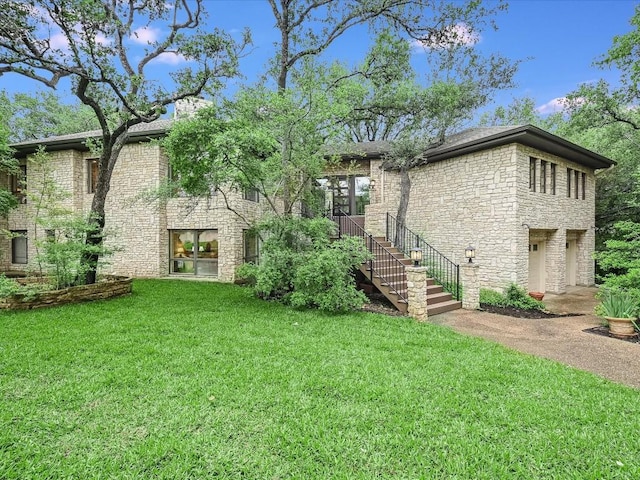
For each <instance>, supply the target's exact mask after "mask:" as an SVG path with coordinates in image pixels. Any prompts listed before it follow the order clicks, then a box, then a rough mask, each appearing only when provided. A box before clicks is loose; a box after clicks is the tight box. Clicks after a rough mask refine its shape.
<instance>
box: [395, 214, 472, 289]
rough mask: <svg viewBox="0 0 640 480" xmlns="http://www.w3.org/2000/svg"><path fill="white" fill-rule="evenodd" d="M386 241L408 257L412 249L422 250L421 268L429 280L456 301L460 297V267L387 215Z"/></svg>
mask: <svg viewBox="0 0 640 480" xmlns="http://www.w3.org/2000/svg"><path fill="white" fill-rule="evenodd" d="M387 240H389V241H390V242H391V243H392V244H393V245H394V246H395V247H396V248H397V249H398V250H400V251H401V252H402V253H404V254H405V255H406V256H408V257H410V256H411V255H410V251H411V249H412V248H416V247H417V248H420V249H422V263H421V265H422V266H423V267H427V271H428V272H429V275H430V276H431V278H433V279H434V280H435V281H436V282H438V283H439V284H440V285H442V288H444V289H445V290H446V291H447V292H449V293H450V294H451V295H452V296H453V297H454V298H455V299H456V300H460V299H461V297H462V291H461V288H460V265H458V264H457V263H455V262H452V261H451V260H449V259H448V258H447V257H446V256H444V255H443V254H442V253H440V252H439V251H438V250H436V249H435V248H433V247H432V246H431V245H429V244H428V243H427V242H425V241H424V240H423V239H422V238H421V237H420V236H419V235H418V234H416V233H414V232H412V231H411V230H409V229H408V228H407V227H406V226H405V225H403V224H401V223H399V222H398V220H397V219H396V218H395V217H394V216H393V215H391V214H390V213H387Z"/></svg>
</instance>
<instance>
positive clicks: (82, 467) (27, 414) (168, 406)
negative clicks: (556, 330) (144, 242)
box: [0, 280, 640, 479]
mask: <svg viewBox="0 0 640 480" xmlns="http://www.w3.org/2000/svg"><path fill="white" fill-rule="evenodd" d="M134 292H135V293H134V294H133V295H132V296H130V297H126V298H121V299H118V300H111V301H107V302H98V303H93V304H82V305H75V306H68V307H61V308H55V309H49V310H40V311H32V312H14V313H4V314H2V316H0V478H2V479H14V478H15V479H30V478H34V479H36V478H37V479H44V478H78V479H93V478H109V479H111V478H123V479H126V478H132V479H133V478H166V479H178V478H180V479H186V478H256V479H258V478H259V479H275V478H348V479H358V478H410V479H417V478H460V479H468V478H474V479H496V478H554V479H556V478H570V479H596V478H598V479H601V478H640V443H639V442H640V435H639V434H638V432H640V421H639V420H638V419H639V418H640V417H639V416H638V405H639V400H640V392H639V391H637V390H634V389H631V388H627V387H624V386H621V385H616V384H613V383H611V382H609V381H606V380H604V379H601V378H599V377H596V376H593V375H591V374H588V373H585V372H581V371H577V370H574V369H571V368H569V367H565V366H563V365H560V364H557V363H553V362H550V361H546V360H542V359H537V358H534V357H530V356H527V355H523V354H519V353H516V352H513V351H509V350H507V349H505V348H502V347H500V346H498V345H495V344H492V343H489V342H486V341H483V340H479V339H474V338H470V337H465V336H461V335H458V334H455V333H453V332H452V331H450V330H448V329H445V328H441V327H437V326H434V325H429V324H419V323H416V322H414V321H412V320H410V319H406V318H399V317H393V318H391V317H385V316H382V315H375V314H367V313H354V314H350V315H339V316H332V315H327V314H320V313H317V312H310V311H296V310H292V309H288V308H285V307H282V306H280V305H277V304H269V303H264V302H262V301H259V300H257V299H254V298H252V297H250V296H249V293H248V292H247V291H245V290H243V289H241V288H240V287H236V286H233V285H224V284H215V283H203V282H184V281H166V280H165V281H163V280H155V281H154V280H145V281H137V282H136V283H135V284H134Z"/></svg>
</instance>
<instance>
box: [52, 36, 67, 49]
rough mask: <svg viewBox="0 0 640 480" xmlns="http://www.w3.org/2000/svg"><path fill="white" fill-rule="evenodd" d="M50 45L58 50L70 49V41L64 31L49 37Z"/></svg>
mask: <svg viewBox="0 0 640 480" xmlns="http://www.w3.org/2000/svg"><path fill="white" fill-rule="evenodd" d="M49 46H50V47H51V48H53V49H56V50H69V41H68V40H67V37H66V36H65V35H64V34H63V33H55V34H53V35H51V38H49Z"/></svg>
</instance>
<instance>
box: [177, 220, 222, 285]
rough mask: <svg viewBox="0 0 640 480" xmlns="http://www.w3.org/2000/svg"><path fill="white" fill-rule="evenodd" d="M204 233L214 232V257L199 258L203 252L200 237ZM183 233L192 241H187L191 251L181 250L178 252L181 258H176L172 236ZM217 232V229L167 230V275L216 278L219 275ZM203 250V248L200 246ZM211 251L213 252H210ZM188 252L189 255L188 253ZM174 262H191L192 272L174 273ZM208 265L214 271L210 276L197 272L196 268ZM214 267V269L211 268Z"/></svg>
mask: <svg viewBox="0 0 640 480" xmlns="http://www.w3.org/2000/svg"><path fill="white" fill-rule="evenodd" d="M204 232H215V237H216V238H215V239H214V240H215V242H216V247H215V252H216V254H215V257H214V256H211V257H206V256H202V257H201V256H200V252H204V251H205V250H204V249H202V250H201V245H200V235H201V234H202V233H204ZM183 233H189V234H191V237H192V240H188V242H191V245H192V246H191V250H187V251H185V250H184V249H183V251H182V252H179V253H181V254H182V256H178V255H177V254H176V252H175V251H174V249H175V242H174V234H178V235H181V234H183ZM218 239H219V231H218V229H217V228H200V229H192V228H179V229H170V230H169V273H170V274H171V275H193V276H198V277H210V278H215V277H218V275H219V270H218V267H219V261H218V257H219V252H220V243H219V240H218ZM210 242H213V240H211V241H210ZM207 243H209V242H207ZM202 247H203V248H204V246H202ZM212 251H213V250H212ZM187 252H190V255H189V253H187ZM174 262H191V263H192V264H193V271H192V272H179V271H175V265H174ZM204 264H206V265H209V268H211V269H212V270H215V273H211V274H206V273H205V274H203V273H200V272H199V271H198V267H199V266H201V265H204ZM214 265H215V267H213V266H214Z"/></svg>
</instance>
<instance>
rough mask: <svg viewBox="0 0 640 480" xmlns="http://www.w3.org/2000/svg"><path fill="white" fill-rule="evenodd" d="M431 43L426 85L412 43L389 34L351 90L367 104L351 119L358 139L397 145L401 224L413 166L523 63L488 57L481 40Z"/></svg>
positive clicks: (393, 156) (394, 163)
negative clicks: (479, 43) (477, 45)
mask: <svg viewBox="0 0 640 480" xmlns="http://www.w3.org/2000/svg"><path fill="white" fill-rule="evenodd" d="M425 46H426V47H427V50H428V51H427V52H426V53H427V57H428V60H429V61H430V62H431V72H430V73H429V74H428V75H427V78H426V79H425V82H424V83H425V84H426V86H422V85H420V84H418V83H417V82H416V80H415V74H413V71H412V67H411V64H410V51H409V48H410V46H409V44H408V43H407V42H404V41H402V40H401V39H398V38H397V37H394V36H393V35H390V33H389V32H383V33H382V34H381V35H380V36H378V38H377V40H376V43H375V44H374V46H373V47H372V49H371V50H370V52H369V53H368V55H367V58H366V59H365V62H364V64H363V65H362V66H361V72H362V75H361V77H362V78H360V77H357V78H354V79H351V80H349V82H346V83H347V85H348V86H347V87H346V89H347V90H348V91H349V92H350V94H349V95H344V96H346V97H350V98H355V99H357V100H355V101H357V102H360V103H359V105H353V108H352V113H351V114H350V115H349V117H347V118H346V119H345V125H346V128H347V131H348V132H349V134H350V136H351V138H352V139H353V140H356V141H362V140H363V139H366V140H369V141H374V140H386V141H389V142H390V143H391V148H390V151H389V153H388V154H387V155H386V157H385V160H384V162H383V164H382V168H384V169H388V170H395V171H397V172H398V173H399V175H400V202H399V204H398V211H397V216H396V220H397V222H398V224H399V225H404V224H405V220H406V212H407V208H408V204H409V197H410V193H411V178H410V176H409V171H410V170H411V169H412V168H413V167H415V166H417V165H419V164H420V163H422V162H424V158H423V153H424V152H425V151H426V150H427V148H429V147H433V146H437V145H440V144H442V143H443V142H444V140H445V137H446V136H447V135H448V134H450V133H451V132H453V131H455V130H457V129H459V128H460V127H461V126H462V125H463V124H464V122H466V121H469V120H470V119H471V118H472V116H473V114H474V113H475V112H476V110H477V109H478V108H480V107H481V106H483V105H485V104H487V103H488V102H489V100H490V99H491V96H492V94H493V93H494V92H496V91H497V90H500V89H504V88H508V87H510V86H512V84H513V76H514V74H515V72H516V70H517V66H518V62H511V61H509V60H507V59H505V58H503V57H501V56H499V55H490V56H489V57H488V58H486V57H484V56H482V55H480V54H479V53H478V52H477V51H476V50H475V48H474V42H473V41H468V40H466V39H461V38H458V37H453V38H446V39H444V40H441V41H440V42H438V43H433V42H430V43H428V44H425ZM407 72H409V73H407ZM354 93H355V95H354Z"/></svg>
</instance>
